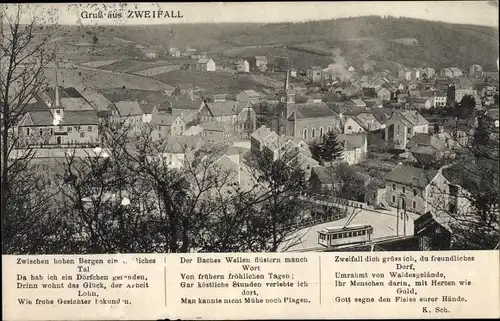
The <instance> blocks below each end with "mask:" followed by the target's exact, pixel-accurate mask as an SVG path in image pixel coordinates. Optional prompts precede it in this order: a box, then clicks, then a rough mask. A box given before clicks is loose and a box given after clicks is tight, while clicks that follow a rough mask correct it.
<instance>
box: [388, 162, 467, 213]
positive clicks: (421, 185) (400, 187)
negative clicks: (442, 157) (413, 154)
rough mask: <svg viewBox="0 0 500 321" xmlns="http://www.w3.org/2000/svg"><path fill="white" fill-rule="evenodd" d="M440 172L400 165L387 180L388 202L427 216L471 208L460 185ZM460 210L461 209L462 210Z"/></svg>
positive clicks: (442, 169) (443, 168)
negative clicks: (432, 212)
mask: <svg viewBox="0 0 500 321" xmlns="http://www.w3.org/2000/svg"><path fill="white" fill-rule="evenodd" d="M445 168H446V166H444V167H442V168H440V169H424V168H420V167H414V166H408V165H402V164H400V165H398V166H396V167H395V168H394V169H393V170H392V171H391V173H390V174H389V175H388V176H387V177H386V179H385V180H386V186H387V192H386V193H387V194H386V196H387V203H388V204H389V205H390V206H392V207H395V208H400V209H403V210H408V211H410V212H413V213H417V214H421V215H424V214H426V213H427V212H429V211H440V210H443V209H448V208H450V207H453V206H454V207H455V211H456V210H457V205H460V207H462V208H463V207H467V204H466V200H465V199H464V198H463V197H460V195H461V194H463V191H462V189H461V188H460V186H457V185H454V184H451V183H450V181H449V180H448V179H447V178H446V177H445V176H444V175H443V171H444V170H445ZM460 207H458V209H460Z"/></svg>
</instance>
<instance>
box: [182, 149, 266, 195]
mask: <svg viewBox="0 0 500 321" xmlns="http://www.w3.org/2000/svg"><path fill="white" fill-rule="evenodd" d="M240 153H241V152H240V150H239V149H238V148H236V147H234V146H230V145H227V144H220V143H214V142H205V143H204V144H203V145H202V146H201V147H200V148H199V149H198V150H197V151H196V154H193V155H192V156H191V155H190V157H189V159H190V160H192V161H193V162H194V163H196V164H198V165H197V167H196V168H195V169H194V170H195V172H196V173H197V174H196V179H198V180H199V181H203V180H204V178H206V177H207V176H211V177H214V176H217V177H220V182H219V184H216V185H217V186H214V187H213V188H209V189H208V190H204V191H203V192H202V193H201V194H200V195H201V196H200V197H202V198H206V199H207V200H209V199H211V198H214V197H220V196H221V195H227V196H228V195H230V193H232V192H233V191H234V188H235V187H236V186H238V187H241V188H243V190H247V188H248V189H249V188H251V187H252V186H255V184H256V183H257V182H256V181H255V179H254V178H253V177H252V176H251V175H250V173H249V171H248V170H247V167H246V166H245V165H244V164H243V163H242V161H241V156H240ZM193 188H195V189H197V190H198V191H199V192H201V188H203V189H206V187H204V186H203V187H201V186H199V185H198V184H195V186H193Z"/></svg>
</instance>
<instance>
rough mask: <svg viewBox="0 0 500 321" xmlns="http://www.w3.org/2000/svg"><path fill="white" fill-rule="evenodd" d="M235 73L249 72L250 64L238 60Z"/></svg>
mask: <svg viewBox="0 0 500 321" xmlns="http://www.w3.org/2000/svg"><path fill="white" fill-rule="evenodd" d="M236 71H237V72H242V73H248V72H250V64H249V63H248V61H247V60H239V61H238V63H237V64H236Z"/></svg>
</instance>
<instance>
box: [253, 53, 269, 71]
mask: <svg viewBox="0 0 500 321" xmlns="http://www.w3.org/2000/svg"><path fill="white" fill-rule="evenodd" d="M253 67H254V68H255V69H256V70H259V71H261V72H265V71H266V70H267V57H266V56H255V57H254V59H253Z"/></svg>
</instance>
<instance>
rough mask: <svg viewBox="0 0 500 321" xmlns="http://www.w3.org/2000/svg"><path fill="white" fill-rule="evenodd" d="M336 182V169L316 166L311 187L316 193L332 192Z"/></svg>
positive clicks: (312, 171) (310, 180) (312, 172)
mask: <svg viewBox="0 0 500 321" xmlns="http://www.w3.org/2000/svg"><path fill="white" fill-rule="evenodd" d="M336 181H337V179H336V175H335V169H334V168H333V167H331V166H316V167H313V168H312V170H311V176H310V178H309V185H310V186H311V187H312V189H313V190H315V191H316V192H320V193H321V192H322V191H327V190H332V189H333V188H334V184H335V182H336Z"/></svg>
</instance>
